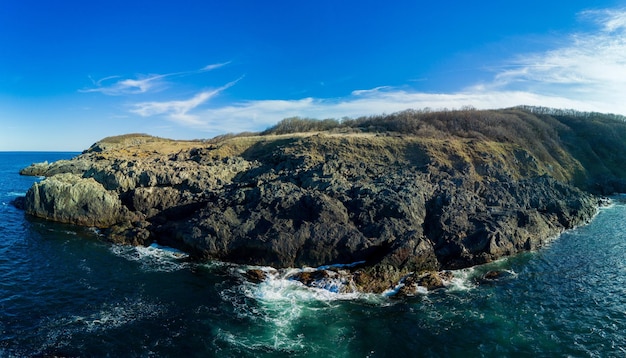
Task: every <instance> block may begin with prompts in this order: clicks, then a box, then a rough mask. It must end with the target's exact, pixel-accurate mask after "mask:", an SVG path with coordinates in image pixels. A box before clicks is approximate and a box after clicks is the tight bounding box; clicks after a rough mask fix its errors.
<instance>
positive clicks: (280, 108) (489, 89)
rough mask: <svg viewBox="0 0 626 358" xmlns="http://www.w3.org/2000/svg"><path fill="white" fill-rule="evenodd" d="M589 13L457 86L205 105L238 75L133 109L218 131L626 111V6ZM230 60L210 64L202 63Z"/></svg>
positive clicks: (128, 85)
mask: <svg viewBox="0 0 626 358" xmlns="http://www.w3.org/2000/svg"><path fill="white" fill-rule="evenodd" d="M581 18H582V19H590V20H592V21H593V22H594V24H595V25H596V29H595V31H593V32H587V33H575V34H571V35H570V36H566V38H565V39H564V41H562V42H561V44H560V45H559V46H557V47H555V48H553V49H551V50H549V51H545V52H541V53H532V54H521V55H520V56H518V57H517V58H516V59H513V60H512V61H510V62H508V63H503V64H502V66H501V67H500V68H499V69H498V70H496V71H494V75H493V77H492V78H491V79H488V80H485V81H484V82H482V83H478V84H476V85H474V86H471V87H468V88H465V89H459V91H456V92H453V93H424V92H417V91H412V90H410V89H407V88H406V87H405V88H394V87H389V86H380V87H376V88H373V89H357V90H354V91H352V93H350V94H349V95H348V96H346V97H341V98H301V99H294V100H281V99H275V100H249V101H241V102H238V103H233V104H231V105H227V106H221V107H214V108H204V109H202V108H200V105H201V104H204V103H206V102H207V101H208V100H209V99H210V98H212V97H213V96H215V95H217V94H218V93H219V92H221V91H223V90H224V89H226V88H228V87H230V86H231V85H232V84H234V83H232V84H229V85H226V86H224V87H222V88H219V89H217V90H215V91H205V92H201V93H199V94H197V95H196V96H194V97H193V98H191V99H188V100H183V101H169V102H143V103H139V104H137V105H136V106H135V108H134V109H133V112H135V113H137V114H140V115H142V116H146V117H147V116H152V115H165V116H167V117H168V118H169V119H171V120H173V121H175V122H177V123H179V124H181V125H184V126H189V127H192V128H195V129H201V130H204V131H206V132H208V133H211V134H219V133H224V132H240V131H258V130H263V129H265V128H267V127H269V126H271V125H273V124H275V123H276V122H278V121H279V120H281V119H283V118H287V117H292V116H300V117H312V118H319V119H323V118H342V117H359V116H366V115H373V114H383V113H392V112H397V111H402V110H405V109H408V108H425V107H429V108H432V109H442V108H461V107H464V106H473V107H475V108H479V109H490V108H506V107H511V106H517V105H535V106H546V107H554V108H573V109H577V110H582V111H598V112H612V113H620V114H626V101H625V100H624V97H626V10H597V11H587V12H585V13H582V14H581ZM226 64H228V62H226V63H223V64H215V65H209V66H206V67H204V68H203V69H202V70H212V69H215V68H219V67H222V66H224V65H226ZM202 70H201V71H202ZM162 76H166V75H162ZM157 80H158V78H152V77H148V78H145V79H137V81H138V82H137V83H135V82H126V83H124V82H122V81H118V82H117V83H118V84H119V86H126V88H134V89H137V90H142V88H146V89H150V86H151V85H153V82H152V81H157ZM142 86H143V87H142ZM205 107H207V106H205Z"/></svg>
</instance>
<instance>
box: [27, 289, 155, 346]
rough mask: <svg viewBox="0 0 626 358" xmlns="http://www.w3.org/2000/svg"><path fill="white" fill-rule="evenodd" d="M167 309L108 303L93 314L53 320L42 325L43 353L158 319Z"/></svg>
mask: <svg viewBox="0 0 626 358" xmlns="http://www.w3.org/2000/svg"><path fill="white" fill-rule="evenodd" d="M164 311H165V309H164V308H163V307H162V306H161V305H159V304H155V303H151V302H148V301H146V300H144V299H141V298H139V299H131V298H126V299H124V300H123V301H120V302H116V303H105V304H103V305H102V306H100V307H99V308H97V309H95V310H94V311H93V312H88V313H85V314H83V315H67V316H51V317H47V318H45V319H44V320H42V321H41V322H40V324H39V325H38V326H39V328H38V329H39V330H40V331H41V332H45V337H42V338H44V341H43V344H42V346H41V349H42V350H43V351H45V350H46V349H47V348H50V347H53V348H55V349H58V348H61V347H64V346H67V345H68V344H69V343H70V342H71V340H72V337H73V336H74V335H75V334H78V333H96V332H105V331H107V330H111V329H116V328H121V327H124V326H125V325H128V324H131V323H133V322H136V321H139V320H144V319H150V318H154V317H159V316H161V315H163V313H164Z"/></svg>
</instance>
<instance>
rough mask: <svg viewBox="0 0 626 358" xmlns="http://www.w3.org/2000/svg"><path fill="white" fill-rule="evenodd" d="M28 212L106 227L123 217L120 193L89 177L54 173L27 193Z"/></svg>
mask: <svg viewBox="0 0 626 358" xmlns="http://www.w3.org/2000/svg"><path fill="white" fill-rule="evenodd" d="M24 209H25V210H26V212H27V213H28V214H31V215H34V216H37V217H42V218H46V219H50V220H54V221H60V222H65V223H71V224H76V225H84V226H94V227H109V226H112V225H114V224H117V223H118V222H120V220H122V219H123V218H124V217H125V214H126V211H127V210H126V208H124V207H123V206H122V202H121V201H120V199H119V196H118V195H116V194H115V193H112V192H110V191H108V190H106V189H105V188H104V187H103V186H102V184H100V183H98V182H97V181H95V180H93V179H91V178H82V177H80V176H78V175H76V174H71V173H65V174H57V175H54V176H52V177H50V178H47V179H45V180H43V181H41V182H39V183H35V184H34V185H33V186H32V187H31V188H30V189H29V190H28V192H27V193H26V199H25V204H24Z"/></svg>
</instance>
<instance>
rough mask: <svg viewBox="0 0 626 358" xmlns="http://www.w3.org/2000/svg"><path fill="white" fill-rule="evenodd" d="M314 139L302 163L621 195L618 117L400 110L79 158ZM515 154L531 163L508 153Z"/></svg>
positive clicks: (235, 151)
mask: <svg viewBox="0 0 626 358" xmlns="http://www.w3.org/2000/svg"><path fill="white" fill-rule="evenodd" d="M322 133H323V134H324V135H323V136H321V135H320V134H322ZM316 135H317V139H315V140H313V142H318V143H319V145H312V144H310V145H308V146H309V148H298V149H296V148H295V147H294V148H293V149H292V151H295V150H300V149H306V150H307V153H308V155H309V157H310V160H318V161H323V158H324V157H325V155H326V154H328V152H335V151H336V152H338V153H340V152H341V153H343V154H344V155H352V156H354V160H355V161H372V160H377V159H380V160H383V161H385V160H392V161H393V160H405V161H407V163H410V162H412V161H413V162H414V161H418V162H419V161H420V160H422V161H430V162H433V161H434V162H439V164H441V165H444V166H449V167H450V168H452V169H459V168H463V167H468V168H471V169H475V168H476V167H477V166H476V164H480V163H482V162H489V161H494V160H495V161H502V163H503V164H504V167H503V168H502V169H503V170H504V171H506V172H509V173H511V174H512V175H513V176H528V175H531V176H536V175H544V174H546V175H549V176H552V177H554V178H555V179H557V180H559V181H563V182H566V183H570V184H573V185H576V186H577V187H579V188H581V189H584V190H588V191H591V192H594V193H596V194H610V193H612V192H615V191H624V190H626V118H625V117H623V116H619V115H613V114H602V113H589V112H578V111H573V110H557V109H551V108H542V107H528V106H523V107H515V108H509V109H501V110H475V109H471V108H468V109H462V110H450V111H430V110H406V111H403V112H398V113H394V114H390V115H377V116H369V117H361V118H358V119H343V120H341V121H339V120H334V119H325V120H316V119H309V118H299V117H293V118H286V119H284V120H282V121H280V122H279V123H278V124H276V125H275V126H273V127H271V128H268V129H267V130H265V131H263V132H261V133H240V134H227V135H223V136H219V137H216V138H213V139H210V140H203V141H200V140H198V141H173V140H169V139H163V138H157V137H151V136H148V135H145V134H129V135H123V136H116V137H110V138H105V139H103V140H102V141H100V142H98V143H96V144H95V145H94V147H92V148H90V150H88V151H87V152H94V151H101V150H102V149H103V148H106V149H113V148H116V150H115V151H108V152H109V153H108V154H107V155H110V156H124V155H129V156H130V155H132V156H148V155H150V154H171V153H176V152H178V151H180V150H183V149H189V148H194V147H203V146H209V147H211V148H213V150H212V152H211V155H212V156H214V157H216V158H217V157H228V156H240V155H245V156H246V157H247V158H248V159H255V158H256V157H262V156H264V155H270V153H271V151H272V150H273V149H275V148H276V147H279V146H280V147H285V146H289V144H294V143H295V142H296V141H297V140H298V138H302V137H309V139H311V138H310V137H313V136H316ZM322 137H323V138H324V139H322ZM339 139H341V140H339ZM368 148H369V149H372V151H370V150H369V149H368ZM516 148H517V149H520V150H523V151H524V152H527V153H530V154H531V156H530V157H528V156H527V155H525V154H522V153H521V152H519V151H517V152H516V151H515V149H516ZM286 150H288V149H286ZM515 153H517V154H515ZM103 155H104V154H103ZM422 164H423V165H426V164H428V163H422ZM478 167H480V165H479V166H478ZM479 171H480V170H479ZM475 174H477V175H480V173H475Z"/></svg>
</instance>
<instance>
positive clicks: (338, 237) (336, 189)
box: [23, 132, 598, 294]
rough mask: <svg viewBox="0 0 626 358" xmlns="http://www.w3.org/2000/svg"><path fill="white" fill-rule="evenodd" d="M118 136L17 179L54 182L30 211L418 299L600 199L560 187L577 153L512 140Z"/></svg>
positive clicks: (29, 198) (572, 219)
mask: <svg viewBox="0 0 626 358" xmlns="http://www.w3.org/2000/svg"><path fill="white" fill-rule="evenodd" d="M108 141H109V142H113V143H114V144H115V145H111V144H107V140H105V141H103V142H100V143H97V144H95V145H94V146H92V148H91V149H90V150H87V151H85V152H84V153H83V154H82V155H80V156H77V157H76V158H74V159H72V160H70V161H62V162H57V163H51V164H47V163H46V164H40V165H37V164H36V165H33V166H31V167H30V168H27V169H26V170H25V171H23V173H24V174H31V175H33V174H34V175H45V176H47V178H46V179H44V180H42V181H41V182H39V183H37V184H35V185H33V187H32V188H31V189H30V190H29V191H28V193H27V195H26V198H25V200H24V207H25V210H26V212H27V213H28V214H31V215H34V216H37V217H42V218H46V219H50V220H55V221H60V222H67V223H72V224H78V225H87V226H95V227H100V228H104V229H106V230H104V233H105V234H106V235H108V237H109V238H110V239H111V240H112V241H114V242H119V243H131V244H134V245H149V244H150V243H152V242H157V243H159V244H161V245H168V246H172V247H175V248H178V249H181V250H184V251H186V252H188V253H189V254H190V255H191V256H192V257H194V258H196V259H217V260H223V261H228V262H234V263H241V264H248V265H261V266H273V267H276V268H285V267H305V266H306V267H320V266H323V265H329V264H352V263H356V264H355V265H352V266H350V269H349V272H350V273H351V275H352V277H351V278H350V282H351V283H352V284H354V285H355V287H358V289H360V290H363V291H369V292H382V291H384V290H387V289H390V288H392V287H395V286H396V285H397V284H398V282H400V281H401V280H402V279H403V278H405V281H406V283H407V284H406V287H407V288H406V290H409V291H411V292H413V291H414V286H416V285H421V283H422V282H426V283H424V284H426V285H429V286H430V287H433V288H435V287H439V283H437V282H438V281H437V280H436V279H434V278H436V276H424V275H423V274H422V273H423V272H437V271H440V270H444V269H454V268H461V267H467V266H471V265H476V264H481V263H486V262H489V261H492V260H495V259H498V258H500V257H503V256H506V255H513V254H515V253H518V252H520V251H526V250H532V249H535V248H538V247H540V246H541V245H542V244H543V243H545V242H546V240H548V239H549V238H551V237H554V236H555V235H558V234H559V233H560V232H562V231H564V230H566V229H569V228H572V227H573V226H576V225H579V224H583V223H585V222H587V221H588V220H590V219H591V218H592V217H593V215H594V214H595V212H596V208H597V205H598V200H597V199H596V198H595V197H593V196H592V195H590V194H588V193H586V192H583V191H581V190H579V189H577V188H576V187H574V186H572V185H570V184H567V183H566V181H567V180H566V179H567V177H566V175H567V173H568V171H567V168H566V167H565V164H563V166H561V164H559V163H571V162H574V161H575V160H574V159H572V158H571V157H564V158H565V159H562V158H561V159H559V160H560V161H558V160H550V161H546V160H539V159H538V158H537V157H536V155H535V154H534V153H533V151H532V150H531V149H528V148H524V147H522V146H520V145H517V144H511V143H508V142H506V141H505V142H498V141H492V140H476V139H475V138H458V137H444V138H438V137H434V138H433V137H426V138H425V137H420V136H405V135H400V134H389V133H383V134H376V133H360V132H356V133H355V132H350V133H331V132H325V133H308V134H291V135H289V134H288V135H280V136H247V137H246V136H242V137H233V138H225V139H223V140H221V141H214V142H175V141H169V140H162V141H159V140H157V139H146V138H142V139H141V140H139V141H133V139H132V136H131V137H125V138H123V140H122V139H120V138H113V139H108ZM120 143H121V144H120ZM124 143H125V144H124ZM559 155H561V156H564V155H565V154H562V153H559ZM559 158H560V157H559ZM576 170H578V167H576ZM411 273H414V274H415V275H417V276H415V275H414V276H407V275H411ZM418 274H419V275H418ZM310 276H311V275H308V276H306V277H305V276H302V277H298V278H297V279H298V280H300V281H302V282H305V283H307V282H308V281H307V280H308V279H309V278H310ZM407 277H408V278H407ZM424 277H426V278H430V279H429V280H426V279H425V278H424ZM433 277H434V278H433ZM255 279H257V278H255ZM258 279H261V278H258ZM406 294H410V293H409V292H408V291H407V292H406Z"/></svg>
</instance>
